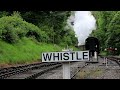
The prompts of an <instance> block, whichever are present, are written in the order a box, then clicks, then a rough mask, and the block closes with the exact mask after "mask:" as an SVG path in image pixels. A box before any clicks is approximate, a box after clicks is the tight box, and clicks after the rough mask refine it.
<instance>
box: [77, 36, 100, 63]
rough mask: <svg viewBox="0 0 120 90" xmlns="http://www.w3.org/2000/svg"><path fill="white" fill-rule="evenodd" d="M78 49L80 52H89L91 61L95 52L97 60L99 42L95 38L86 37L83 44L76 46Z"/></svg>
mask: <svg viewBox="0 0 120 90" xmlns="http://www.w3.org/2000/svg"><path fill="white" fill-rule="evenodd" d="M78 48H79V49H80V50H81V51H84V50H89V54H90V55H89V56H90V59H91V60H92V58H93V57H94V56H95V52H97V59H98V55H99V53H100V43H99V40H98V39H97V38H95V37H88V38H87V39H86V40H85V44H84V45H80V46H78ZM91 60H90V61H91ZM92 61H93V60H92ZM94 61H95V60H94Z"/></svg>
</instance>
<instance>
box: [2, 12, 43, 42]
mask: <svg viewBox="0 0 120 90" xmlns="http://www.w3.org/2000/svg"><path fill="white" fill-rule="evenodd" d="M43 33H45V32H44V31H41V30H40V28H38V27H37V26H35V25H33V24H31V23H27V22H26V21H24V20H23V19H22V18H21V17H20V16H19V15H18V14H14V15H13V16H5V17H2V18H0V36H1V38H2V39H3V40H5V41H7V42H9V43H15V42H17V41H18V40H19V39H20V38H22V37H25V36H27V37H31V36H34V37H35V38H36V39H37V40H38V41H41V40H42V38H44V36H43V35H42V34H43Z"/></svg>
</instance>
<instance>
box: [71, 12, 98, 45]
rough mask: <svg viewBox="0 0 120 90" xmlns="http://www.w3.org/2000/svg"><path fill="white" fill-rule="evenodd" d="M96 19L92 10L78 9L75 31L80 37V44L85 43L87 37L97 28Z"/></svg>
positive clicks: (75, 18)
mask: <svg viewBox="0 0 120 90" xmlns="http://www.w3.org/2000/svg"><path fill="white" fill-rule="evenodd" d="M95 23H96V20H95V18H94V16H93V15H92V14H91V12H90V11H76V12H75V17H74V26H73V28H74V31H75V33H76V36H77V37H78V42H79V43H78V45H84V44H85V39H86V38H87V37H88V36H89V34H90V33H91V32H92V30H95V28H96V27H95Z"/></svg>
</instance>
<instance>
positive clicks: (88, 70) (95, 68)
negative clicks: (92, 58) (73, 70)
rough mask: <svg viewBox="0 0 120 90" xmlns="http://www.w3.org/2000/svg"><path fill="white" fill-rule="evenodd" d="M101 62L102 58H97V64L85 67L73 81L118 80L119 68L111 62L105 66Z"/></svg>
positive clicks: (119, 76) (119, 77)
mask: <svg viewBox="0 0 120 90" xmlns="http://www.w3.org/2000/svg"><path fill="white" fill-rule="evenodd" d="M103 62H104V60H103V58H99V63H97V64H90V65H89V66H86V67H85V68H84V69H83V70H81V71H80V72H79V73H78V74H77V75H76V78H75V79H120V66H119V65H118V64H117V63H116V62H114V61H111V60H108V64H107V66H106V64H103Z"/></svg>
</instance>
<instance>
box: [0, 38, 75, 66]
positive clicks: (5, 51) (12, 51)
mask: <svg viewBox="0 0 120 90" xmlns="http://www.w3.org/2000/svg"><path fill="white" fill-rule="evenodd" d="M73 48H74V47H73ZM62 49H63V47H60V46H58V45H53V44H46V43H38V42H37V41H35V40H33V39H32V40H31V39H30V38H23V39H21V40H20V41H19V42H18V43H16V44H9V43H6V42H4V41H2V40H0V64H23V63H28V62H29V63H30V62H36V61H40V59H41V54H42V52H54V51H55V52H56V51H61V50H62ZM74 49H75V48H74ZM75 50H76V49H75Z"/></svg>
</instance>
